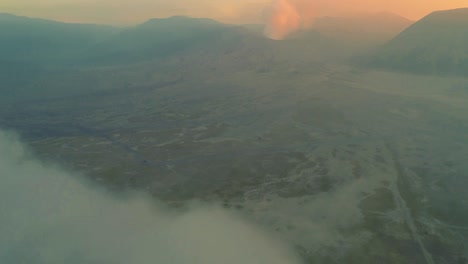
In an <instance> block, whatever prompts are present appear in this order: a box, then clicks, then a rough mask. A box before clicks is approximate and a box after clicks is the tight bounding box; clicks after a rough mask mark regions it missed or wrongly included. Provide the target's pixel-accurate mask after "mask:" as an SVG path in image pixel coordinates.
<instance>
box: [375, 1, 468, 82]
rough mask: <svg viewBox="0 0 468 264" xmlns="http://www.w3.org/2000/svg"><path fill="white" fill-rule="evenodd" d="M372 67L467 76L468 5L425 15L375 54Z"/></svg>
mask: <svg viewBox="0 0 468 264" xmlns="http://www.w3.org/2000/svg"><path fill="white" fill-rule="evenodd" d="M370 65H371V66H376V67H382V68H388V69H392V70H397V71H405V72H411V73H422V74H442V75H445V74H449V75H464V76H468V8H464V9H455V10H448V11H437V12H433V13H431V14H430V15H428V16H426V17H424V18H423V19H421V20H420V21H418V22H417V23H415V24H414V25H412V26H411V27H409V28H408V29H406V30H405V31H403V32H402V33H401V34H399V35H398V36H397V37H395V38H394V39H393V40H391V41H390V42H388V43H387V44H385V45H384V46H383V47H381V48H380V49H379V50H377V52H376V53H375V54H374V56H373V58H372V59H371V62H370Z"/></svg>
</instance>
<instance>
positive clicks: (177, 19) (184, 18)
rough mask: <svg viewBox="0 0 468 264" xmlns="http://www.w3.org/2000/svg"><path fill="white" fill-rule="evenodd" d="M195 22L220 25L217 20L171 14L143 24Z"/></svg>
mask: <svg viewBox="0 0 468 264" xmlns="http://www.w3.org/2000/svg"><path fill="white" fill-rule="evenodd" d="M166 22H167V23H173V24H178V23H197V24H211V25H221V24H222V23H221V22H218V21H216V20H213V19H209V18H196V17H188V16H171V17H167V18H152V19H149V20H147V21H146V22H144V23H143V24H158V23H166Z"/></svg>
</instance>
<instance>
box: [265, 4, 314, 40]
mask: <svg viewBox="0 0 468 264" xmlns="http://www.w3.org/2000/svg"><path fill="white" fill-rule="evenodd" d="M312 10H313V8H312V4H311V2H310V1H303V0H274V1H273V3H272V4H271V5H270V6H269V7H267V8H266V10H265V20H266V21H265V22H266V25H265V31H264V33H265V36H267V37H268V38H271V39H276V40H281V39H284V38H285V37H287V36H288V35H289V34H291V33H293V32H295V31H298V30H301V29H304V28H306V27H309V26H310V25H311V22H312V18H313V12H312Z"/></svg>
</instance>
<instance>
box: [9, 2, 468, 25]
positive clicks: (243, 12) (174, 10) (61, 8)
mask: <svg viewBox="0 0 468 264" xmlns="http://www.w3.org/2000/svg"><path fill="white" fill-rule="evenodd" d="M278 6H282V7H283V8H286V9H289V11H287V12H291V10H292V11H293V12H294V10H295V11H300V13H301V14H300V15H301V16H304V18H305V20H309V19H311V18H312V17H315V16H327V15H330V16H336V15H346V14H351V13H369V12H370V13H374V12H382V11H385V12H392V13H397V14H399V15H401V16H404V17H407V18H409V19H412V20H417V19H419V18H421V17H423V16H425V15H426V14H428V13H430V12H432V11H434V10H442V9H452V8H459V7H468V0H171V1H168V0H132V1H128V0H1V1H0V12H4V13H13V14H17V15H24V16H30V17H41V18H48V19H54V20H60V21H65V22H80V23H101V24H134V23H140V22H143V21H145V20H147V19H149V18H154V17H168V16H173V15H185V16H193V17H209V18H213V19H216V20H220V21H222V22H226V23H261V22H264V21H265V19H266V20H268V19H269V17H268V18H265V16H268V13H271V12H272V11H271V9H275V8H276V9H277V8H278ZM291 8H292V9H291ZM265 13H267V14H265ZM270 15H271V14H270ZM292 19H293V20H294V16H293V18H292ZM287 23H297V21H296V22H294V21H287Z"/></svg>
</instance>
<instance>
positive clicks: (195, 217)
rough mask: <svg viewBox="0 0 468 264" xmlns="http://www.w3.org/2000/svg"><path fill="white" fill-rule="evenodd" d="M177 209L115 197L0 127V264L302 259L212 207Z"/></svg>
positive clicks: (279, 262) (292, 262)
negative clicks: (41, 155) (48, 162)
mask: <svg viewBox="0 0 468 264" xmlns="http://www.w3.org/2000/svg"><path fill="white" fill-rule="evenodd" d="M189 208H190V209H188V210H187V211H185V212H184V213H182V212H176V211H174V210H170V209H168V208H166V207H165V206H163V205H162V204H158V203H156V202H152V200H150V199H149V198H148V197H144V195H135V196H133V197H132V198H115V197H113V196H112V195H110V194H106V193H105V192H104V191H102V190H100V189H99V188H98V187H96V186H92V185H89V184H87V183H85V182H82V181H80V177H79V176H77V175H74V174H72V173H69V172H67V171H65V170H63V169H61V168H59V167H57V166H53V165H46V164H43V163H41V162H39V161H38V160H36V159H34V158H33V157H32V156H31V155H29V154H28V151H27V149H26V148H25V147H24V146H23V145H22V144H21V143H20V142H19V141H18V140H17V138H16V137H15V136H14V135H12V134H9V133H5V132H1V131H0V263H29V264H43V263H44V264H46V263H47V264H55V263H57V264H58V263H70V264H75V263H91V264H93V263H116V264H119V263H122V264H124V263H125V264H127V263H132V264H146V263H158V264H160V263H174V264H186V263H187V264H188V263H191V264H202V263H203V264H215V263H216V264H218V263H225V264H231V263H232V264H234V263H236V264H237V263H243V264H244V263H245V264H249V263H268V264H296V263H300V261H299V260H298V258H297V256H296V255H295V253H294V252H293V251H292V250H291V249H290V248H289V246H288V245H285V244H283V243H281V242H280V241H278V240H277V239H276V238H275V237H273V236H271V235H270V234H269V233H267V232H265V231H264V230H262V229H261V228H260V227H258V226H256V225H255V224H253V223H250V222H248V221H247V220H245V219H243V218H242V217H240V216H238V215H235V214H232V213H230V212H228V211H225V210H223V209H220V208H218V207H215V206H208V205H201V204H192V205H191V206H189Z"/></svg>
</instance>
